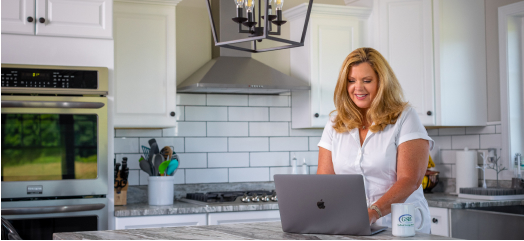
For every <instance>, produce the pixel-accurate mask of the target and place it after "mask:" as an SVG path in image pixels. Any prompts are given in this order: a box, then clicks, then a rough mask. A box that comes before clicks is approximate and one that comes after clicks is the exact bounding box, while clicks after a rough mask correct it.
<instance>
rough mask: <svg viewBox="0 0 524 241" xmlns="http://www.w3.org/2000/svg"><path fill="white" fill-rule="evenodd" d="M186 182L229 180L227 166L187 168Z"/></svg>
mask: <svg viewBox="0 0 524 241" xmlns="http://www.w3.org/2000/svg"><path fill="white" fill-rule="evenodd" d="M185 171H186V172H185V174H186V183H187V184H189V183H220V182H228V169H227V168H211V169H185Z"/></svg>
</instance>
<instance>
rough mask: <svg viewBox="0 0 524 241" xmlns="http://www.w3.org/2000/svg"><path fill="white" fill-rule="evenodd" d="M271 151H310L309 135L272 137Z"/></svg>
mask: <svg viewBox="0 0 524 241" xmlns="http://www.w3.org/2000/svg"><path fill="white" fill-rule="evenodd" d="M269 144H270V148H269V149H270V151H308V150H309V145H308V138H307V137H270V138H269Z"/></svg>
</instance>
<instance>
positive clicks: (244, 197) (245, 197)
mask: <svg viewBox="0 0 524 241" xmlns="http://www.w3.org/2000/svg"><path fill="white" fill-rule="evenodd" d="M242 202H245V203H248V202H251V197H248V196H247V195H246V194H244V196H243V197H242Z"/></svg>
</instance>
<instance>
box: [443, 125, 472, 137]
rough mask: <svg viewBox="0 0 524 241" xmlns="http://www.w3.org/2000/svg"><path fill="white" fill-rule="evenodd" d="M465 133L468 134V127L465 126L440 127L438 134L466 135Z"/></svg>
mask: <svg viewBox="0 0 524 241" xmlns="http://www.w3.org/2000/svg"><path fill="white" fill-rule="evenodd" d="M464 134H466V128H465V127H457V128H440V129H438V135H439V136H451V135H464Z"/></svg>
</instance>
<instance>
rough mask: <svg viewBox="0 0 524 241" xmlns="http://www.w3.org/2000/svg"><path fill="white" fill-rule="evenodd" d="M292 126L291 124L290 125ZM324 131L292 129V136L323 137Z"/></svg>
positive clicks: (290, 133)
mask: <svg viewBox="0 0 524 241" xmlns="http://www.w3.org/2000/svg"><path fill="white" fill-rule="evenodd" d="M289 126H291V123H289ZM323 131H324V129H293V128H291V129H290V132H289V135H290V136H322V132H323Z"/></svg>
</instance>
